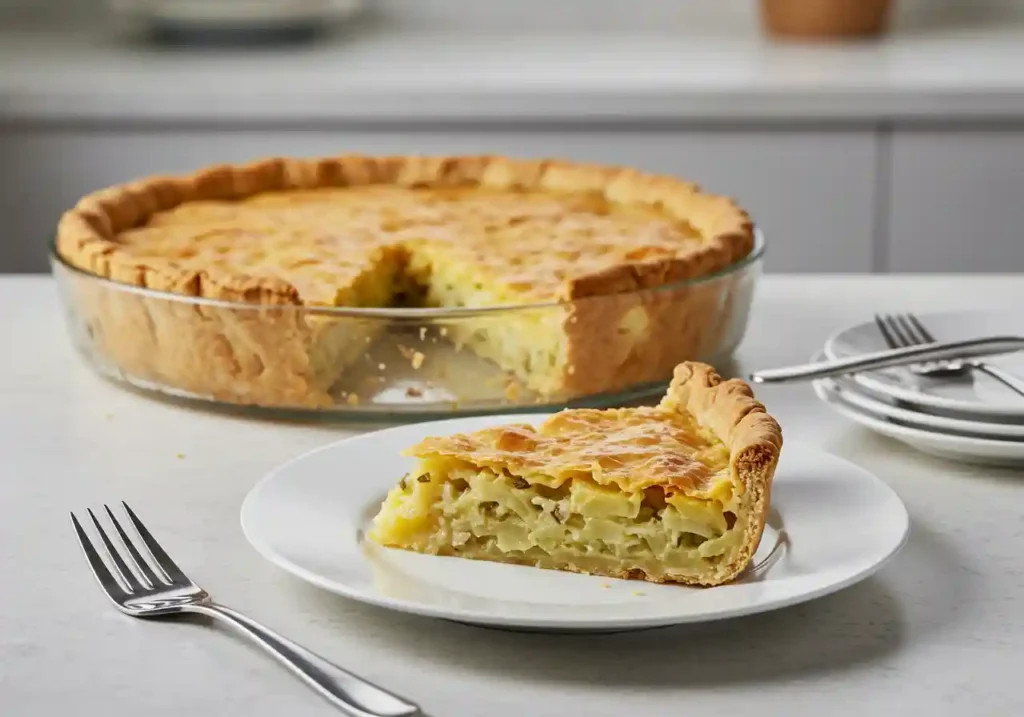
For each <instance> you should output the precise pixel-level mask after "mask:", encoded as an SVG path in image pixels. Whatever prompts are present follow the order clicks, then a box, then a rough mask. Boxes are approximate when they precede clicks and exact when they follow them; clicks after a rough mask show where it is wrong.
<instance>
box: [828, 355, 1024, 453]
mask: <svg viewBox="0 0 1024 717" xmlns="http://www.w3.org/2000/svg"><path fill="white" fill-rule="evenodd" d="M820 358H821V357H819V358H818V359H816V360H820ZM820 383H821V385H822V387H823V388H825V389H827V390H828V391H829V392H830V393H835V394H838V395H839V396H840V397H841V398H842V399H843V401H844V402H845V403H847V404H849V405H850V406H851V407H854V408H857V409H860V410H861V411H864V412H865V413H868V414H871V415H874V416H876V417H878V418H890V419H892V420H894V421H896V422H898V423H903V424H906V425H909V426H912V427H914V428H921V429H924V430H926V431H939V432H942V433H957V434H961V435H967V436H974V437H976V438H994V439H996V440H1003V441H1007V440H1009V441H1024V423H1006V422H999V423H993V422H989V421H975V420H970V419H966V418H948V417H946V416H941V415H936V414H933V413H925V412H923V411H913V410H909V409H907V408H903V407H902V406H901V405H900V403H899V402H898V401H893V400H892V399H886V398H884V397H878V396H876V394H873V393H866V392H865V391H864V390H863V389H861V387H860V386H858V385H857V384H856V383H855V382H854V381H851V380H849V379H822V380H821V381H820ZM903 405H906V404H903Z"/></svg>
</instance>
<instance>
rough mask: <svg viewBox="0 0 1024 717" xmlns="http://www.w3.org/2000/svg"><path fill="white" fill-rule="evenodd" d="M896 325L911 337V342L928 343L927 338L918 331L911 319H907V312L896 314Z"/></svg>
mask: <svg viewBox="0 0 1024 717" xmlns="http://www.w3.org/2000/svg"><path fill="white" fill-rule="evenodd" d="M896 325H897V326H899V328H900V331H901V332H902V333H903V334H904V335H905V336H906V337H907V338H909V339H910V343H912V344H926V343H928V340H927V339H925V338H924V337H923V336H920V335H919V334H918V333H917V330H916V329H915V328H914V325H913V324H911V323H910V321H908V320H907V315H906V314H897V315H896Z"/></svg>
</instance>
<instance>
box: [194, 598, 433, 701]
mask: <svg viewBox="0 0 1024 717" xmlns="http://www.w3.org/2000/svg"><path fill="white" fill-rule="evenodd" d="M189 610H190V611H191V612H198V613H201V614H203V615H208V616H210V617H212V618H215V619H217V620H220V621H222V622H225V623H227V624H229V625H231V627H233V628H234V629H235V630H237V631H238V632H240V633H242V634H243V635H245V636H246V637H248V638H250V639H251V640H252V641H253V642H255V643H257V644H258V645H259V646H260V647H262V648H263V649H264V650H266V651H267V652H269V653H270V654H271V655H273V656H274V658H275V659H276V660H277V661H278V662H280V663H281V664H282V665H284V666H285V667H287V668H288V669H289V670H291V671H292V672H293V673H295V674H296V675H297V676H298V677H299V678H301V679H302V680H303V681H304V682H305V683H306V684H308V685H309V686H310V687H312V688H313V689H314V690H316V691H317V692H319V693H320V694H321V695H323V696H324V697H326V698H327V699H328V700H329V701H330V702H331V703H332V704H333V705H334V706H335V707H338V708H340V709H341V710H342V711H343V712H345V713H346V714H349V715H352V717H413V716H415V715H421V714H422V713H421V712H420V709H419V707H417V706H416V705H414V704H412V703H411V702H407V701H406V700H403V699H402V698H400V697H397V696H395V695H393V694H391V693H390V692H387V691H386V690H384V689H381V688H380V687H377V686H376V685H374V684H371V683H369V682H367V681H366V680H364V679H362V678H361V677H357V676H356V675H353V674H352V673H351V672H348V671H346V670H343V669H341V668H340V667H338V666H337V665H335V664H334V663H332V662H328V661H327V660H325V659H324V658H322V657H320V656H319V655H317V654H316V653H314V652H311V651H309V650H307V649H306V648H304V647H302V646H301V645H297V644H296V643H294V642H292V641H291V640H289V639H288V638H286V637H283V636H281V635H279V634H277V633H276V632H274V631H273V630H271V629H269V628H267V627H264V626H263V625H261V624H259V623H258V622H256V621H255V620H252V619H250V618H248V617H246V616H245V615H242V614H241V613H238V612H235V611H234V610H232V609H231V608H229V607H224V606H223V605H218V604H217V603H204V604H199V605H191V606H189Z"/></svg>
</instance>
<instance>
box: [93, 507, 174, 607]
mask: <svg viewBox="0 0 1024 717" xmlns="http://www.w3.org/2000/svg"><path fill="white" fill-rule="evenodd" d="M103 509H104V510H105V511H107V515H108V516H110V522H111V523H113V524H114V529H115V530H116V531H117V534H118V535H119V536H121V542H122V543H124V547H126V548H127V549H128V552H129V553H130V554H131V556H132V560H134V561H135V565H136V566H137V567H138V568H139V571H140V572H141V573H142V577H143V578H144V579H145V580H146V581H148V582H149V587H159V586H160V585H161V583H163V582H165V581H164V580H163V579H162V578H158V577H157V576H156V573H154V572H153V569H152V568H151V567H150V566H149V561H147V560H146V559H145V558H143V557H142V555H141V554H140V553H139V551H138V548H136V547H135V543H133V542H132V540H131V538H129V537H128V534H127V533H125V532H124V528H122V527H121V524H120V523H119V522H117V517H115V516H114V513H113V511H112V510H110V506H107V505H104V506H103Z"/></svg>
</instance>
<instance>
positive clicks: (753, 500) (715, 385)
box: [661, 362, 782, 585]
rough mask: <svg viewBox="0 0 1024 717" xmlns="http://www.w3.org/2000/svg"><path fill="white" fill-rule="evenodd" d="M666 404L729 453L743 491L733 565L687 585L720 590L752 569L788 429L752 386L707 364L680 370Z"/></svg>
mask: <svg viewBox="0 0 1024 717" xmlns="http://www.w3.org/2000/svg"><path fill="white" fill-rule="evenodd" d="M661 405H662V406H664V407H666V408H677V407H678V408H682V409H684V410H686V411H688V412H690V413H692V414H693V415H694V416H695V417H696V419H697V421H698V423H700V424H701V425H702V426H704V427H706V428H708V429H710V430H711V432H712V433H714V434H715V435H716V436H717V437H718V438H719V439H720V440H721V441H722V442H723V443H724V444H725V445H726V446H727V447H728V448H729V465H730V467H731V469H732V473H733V479H734V480H736V481H738V482H739V483H740V484H741V485H742V486H743V490H744V495H745V498H744V500H743V504H744V506H745V507H746V510H747V519H746V523H745V524H744V525H743V526H742V527H743V539H742V541H741V542H740V546H739V548H738V550H737V551H736V552H735V554H734V555H733V558H732V560H730V561H729V562H728V563H723V564H722V565H719V566H717V569H716V571H715V573H714V574H712V575H710V576H708V577H707V578H704V579H701V580H699V581H697V580H692V581H691V580H685V579H684V580H682V582H692V583H696V584H700V585H720V584H721V583H725V582H728V581H730V580H733V579H735V578H736V577H738V576H739V575H740V573H742V572H743V570H745V569H746V567H747V565H749V563H750V560H751V559H752V558H753V556H754V553H755V552H757V547H758V545H759V544H760V542H761V535H762V533H763V532H764V526H765V521H766V520H767V517H768V511H769V508H770V506H771V488H772V478H773V477H774V476H775V467H776V465H777V464H778V461H779V453H780V452H781V451H782V429H781V428H780V427H779V424H778V423H777V422H776V420H775V419H774V418H772V417H771V416H770V415H768V413H767V411H766V410H765V407H764V405H763V404H762V403H760V402H759V401H757V400H756V399H755V398H754V394H753V392H752V391H751V389H750V386H749V385H747V384H746V383H745V382H743V381H741V380H739V379H730V380H728V381H723V380H722V377H721V376H719V375H718V373H717V372H715V370H714V369H713V368H711V367H710V366H708V365H706V364H702V363H696V362H685V363H682V364H680V365H679V366H677V367H676V370H675V373H674V376H673V378H672V383H671V384H670V385H669V389H668V392H667V393H666V395H665V398H664V399H663V400H662V404H661Z"/></svg>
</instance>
